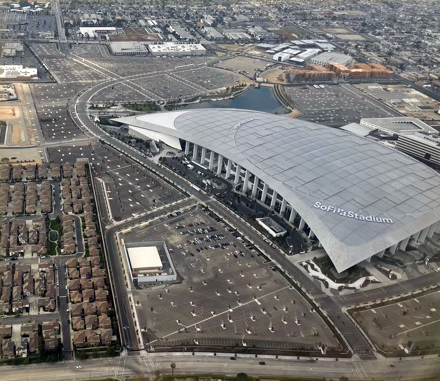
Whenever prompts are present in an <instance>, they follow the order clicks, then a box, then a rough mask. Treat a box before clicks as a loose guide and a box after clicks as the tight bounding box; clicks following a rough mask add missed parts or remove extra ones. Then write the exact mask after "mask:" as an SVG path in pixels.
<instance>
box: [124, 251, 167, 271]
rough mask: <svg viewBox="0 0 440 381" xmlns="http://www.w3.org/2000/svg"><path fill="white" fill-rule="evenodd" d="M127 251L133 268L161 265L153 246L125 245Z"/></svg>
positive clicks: (159, 266)
mask: <svg viewBox="0 0 440 381" xmlns="http://www.w3.org/2000/svg"><path fill="white" fill-rule="evenodd" d="M127 252H128V257H129V258H130V263H131V268H132V269H133V270H135V269H145V268H161V267H162V261H161V259H160V256H159V252H158V250H157V247H155V246H141V247H127Z"/></svg>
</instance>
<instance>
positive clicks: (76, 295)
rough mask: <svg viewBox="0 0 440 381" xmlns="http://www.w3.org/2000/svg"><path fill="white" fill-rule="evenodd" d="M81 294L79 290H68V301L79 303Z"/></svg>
mask: <svg viewBox="0 0 440 381" xmlns="http://www.w3.org/2000/svg"><path fill="white" fill-rule="evenodd" d="M81 302H82V295H81V293H80V292H79V291H70V303H81Z"/></svg>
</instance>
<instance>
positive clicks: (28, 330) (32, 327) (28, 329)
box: [21, 323, 38, 336]
mask: <svg viewBox="0 0 440 381" xmlns="http://www.w3.org/2000/svg"><path fill="white" fill-rule="evenodd" d="M34 332H38V324H37V323H29V324H22V326H21V336H30V335H31V334H32V333H34Z"/></svg>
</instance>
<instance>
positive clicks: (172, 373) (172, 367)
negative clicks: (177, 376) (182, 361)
mask: <svg viewBox="0 0 440 381" xmlns="http://www.w3.org/2000/svg"><path fill="white" fill-rule="evenodd" d="M170 366H171V375H174V369H176V363H175V362H172V363H171V364H170Z"/></svg>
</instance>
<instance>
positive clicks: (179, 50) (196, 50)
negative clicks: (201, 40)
mask: <svg viewBox="0 0 440 381" xmlns="http://www.w3.org/2000/svg"><path fill="white" fill-rule="evenodd" d="M148 50H149V51H150V53H151V54H152V55H153V56H188V55H193V56H201V55H204V54H206V49H205V48H204V47H203V45H202V44H181V43H176V42H164V43H163V44H150V45H148Z"/></svg>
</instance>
